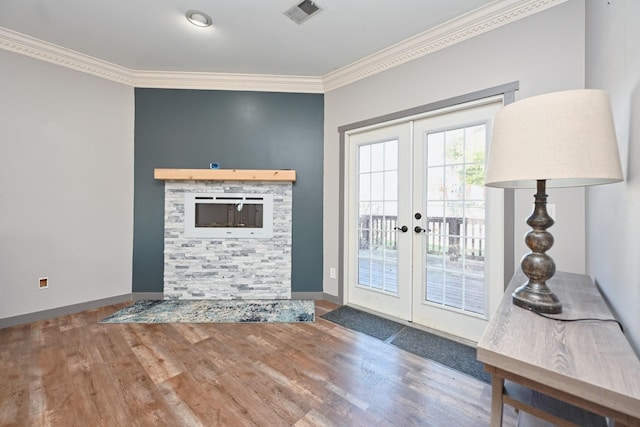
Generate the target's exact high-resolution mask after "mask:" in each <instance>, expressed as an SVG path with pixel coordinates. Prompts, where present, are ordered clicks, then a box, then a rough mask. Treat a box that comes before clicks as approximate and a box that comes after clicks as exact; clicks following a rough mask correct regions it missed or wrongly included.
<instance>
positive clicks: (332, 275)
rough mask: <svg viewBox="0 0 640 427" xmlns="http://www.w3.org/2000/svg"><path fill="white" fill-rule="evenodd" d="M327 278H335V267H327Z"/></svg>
mask: <svg viewBox="0 0 640 427" xmlns="http://www.w3.org/2000/svg"><path fill="white" fill-rule="evenodd" d="M329 278H330V279H335V278H336V269H335V268H333V267H331V268H330V269H329Z"/></svg>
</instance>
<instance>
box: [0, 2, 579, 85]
mask: <svg viewBox="0 0 640 427" xmlns="http://www.w3.org/2000/svg"><path fill="white" fill-rule="evenodd" d="M565 1H567V0H496V1H495V2H492V3H490V4H488V5H487V6H485V7H482V8H479V9H476V10H475V11H473V12H471V13H468V14H466V15H463V16H461V17H459V18H456V19H454V20H452V21H449V22H447V23H445V24H443V25H440V26H438V27H436V28H434V29H432V30H429V31H426V32H424V33H421V34H419V35H416V36H414V37H411V38H409V39H407V40H405V41H403V42H400V43H398V44H396V45H394V46H391V47H389V48H387V49H384V50H382V51H380V52H378V53H375V54H373V55H370V56H368V57H366V58H363V59H361V60H359V61H356V62H354V63H353V64H350V65H348V66H346V67H343V68H341V69H339V70H336V71H334V72H331V73H329V74H327V75H325V76H323V77H314V76H278V75H260V74H228V73H196V72H165V71H136V70H130V69H127V68H124V67H121V66H119V65H115V64H112V63H110V62H107V61H103V60H101V59H97V58H93V57H91V56H88V55H84V54H82V53H79V52H75V51H73V50H70V49H66V48H63V47H60V46H57V45H55V44H52V43H47V42H44V41H42V40H38V39H36V38H34V37H31V36H27V35H25V34H21V33H18V32H15V31H12V30H9V29H7V28H3V27H0V48H2V49H5V50H8V51H11V52H14V53H18V54H21V55H26V56H29V57H31V58H35V59H39V60H42V61H47V62H50V63H53V64H57V65H60V66H63V67H67V68H71V69H73V70H76V71H80V72H83V73H87V74H91V75H94V76H97V77H101V78H105V79H108V80H112V81H115V82H118V83H122V84H125V85H128V86H133V87H143V88H167V89H205V90H243V91H245V90H246V91H260V92H292V93H326V92H329V91H331V90H334V89H337V88H340V87H342V86H346V85H349V84H351V83H354V82H356V81H358V80H361V79H364V78H367V77H370V76H372V75H375V74H378V73H380V72H383V71H386V70H389V69H391V68H394V67H396V66H398V65H401V64H404V63H406V62H409V61H412V60H414V59H417V58H420V57H423V56H425V55H428V54H430V53H433V52H435V51H438V50H440V49H444V48H446V47H449V46H452V45H454V44H456V43H460V42H462V41H464V40H467V39H470V38H472V37H475V36H477V35H480V34H482V33H485V32H487V31H491V30H493V29H496V28H499V27H501V26H503V25H506V24H509V23H512V22H514V21H517V20H519V19H522V18H525V17H527V16H529V15H532V14H535V13H538V12H541V11H543V10H545V9H548V8H550V7H553V6H557V5H559V4H561V3H564V2H565Z"/></svg>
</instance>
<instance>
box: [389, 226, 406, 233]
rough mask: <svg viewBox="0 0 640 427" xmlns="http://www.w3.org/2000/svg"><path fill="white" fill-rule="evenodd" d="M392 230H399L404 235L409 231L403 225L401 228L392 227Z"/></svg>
mask: <svg viewBox="0 0 640 427" xmlns="http://www.w3.org/2000/svg"><path fill="white" fill-rule="evenodd" d="M393 229H394V230H400V231H402V232H403V233H406V232H407V231H409V227H407V226H406V225H403V226H402V227H393Z"/></svg>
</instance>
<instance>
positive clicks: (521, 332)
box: [478, 271, 640, 427]
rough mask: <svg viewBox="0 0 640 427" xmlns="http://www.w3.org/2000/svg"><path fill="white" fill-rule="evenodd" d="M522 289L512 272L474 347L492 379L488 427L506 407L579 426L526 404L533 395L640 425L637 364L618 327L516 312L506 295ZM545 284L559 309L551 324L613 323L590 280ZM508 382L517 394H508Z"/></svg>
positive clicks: (563, 276)
mask: <svg viewBox="0 0 640 427" xmlns="http://www.w3.org/2000/svg"><path fill="white" fill-rule="evenodd" d="M525 282H526V277H525V276H524V274H523V273H522V272H521V271H519V272H518V273H516V275H515V276H514V277H513V279H512V280H511V282H510V284H509V286H508V288H507V291H506V293H505V296H504V299H503V301H502V302H501V304H500V306H499V307H498V310H497V311H496V314H495V315H494V317H493V319H492V320H491V322H490V323H489V325H488V326H487V329H486V330H485V332H484V334H483V336H482V337H481V339H480V341H479V342H478V360H479V361H481V362H483V363H484V365H485V369H486V371H487V372H489V373H490V374H491V376H492V403H491V426H493V427H498V426H501V425H502V411H503V405H504V404H505V403H506V404H508V405H510V406H513V407H515V408H516V409H518V410H522V411H525V412H527V413H529V414H533V415H535V416H536V417H538V418H542V419H545V420H547V421H550V422H553V423H555V424H557V425H561V426H570V425H576V424H577V423H576V422H575V421H568V419H567V417H563V415H566V414H565V412H567V411H566V410H562V409H560V410H559V411H558V410H556V411H555V413H553V411H548V410H547V409H546V408H544V407H543V406H542V405H540V404H538V403H536V402H535V401H534V402H530V401H527V396H529V397H531V396H532V395H534V394H538V395H539V396H540V395H543V396H545V397H546V396H550V397H552V398H554V399H558V400H560V401H562V402H566V403H569V404H570V405H574V406H576V407H579V408H584V409H586V410H588V411H591V412H593V413H596V414H600V415H603V416H605V417H609V418H611V419H614V420H615V421H616V426H620V425H626V426H640V360H638V357H637V356H636V354H635V353H634V352H633V350H632V348H631V346H630V345H629V342H628V341H627V339H626V338H625V336H624V334H623V333H622V331H621V330H620V327H619V326H618V325H617V324H616V323H614V322H598V321H579V322H562V321H558V320H550V319H546V318H543V317H541V316H538V315H537V314H535V313H532V312H530V311H528V310H525V309H522V308H519V307H516V306H515V305H513V304H512V303H511V294H512V293H513V291H514V289H515V288H516V287H517V286H519V285H521V284H522V283H525ZM548 285H549V287H550V288H551V289H552V290H553V292H554V293H555V294H556V295H557V296H558V298H560V301H561V302H562V304H563V311H562V314H558V315H553V317H556V318H560V319H578V318H600V319H613V315H612V314H611V312H610V310H609V308H608V307H607V305H606V303H605V302H604V300H603V298H602V296H601V295H600V292H599V291H598V289H597V287H596V286H595V284H594V283H593V281H592V280H591V278H589V276H585V275H580V274H573V273H563V272H557V273H556V275H555V276H554V277H553V278H552V279H551V280H550V281H548ZM505 381H506V382H507V384H508V385H513V386H515V387H516V388H517V389H519V390H521V391H520V392H517V393H513V392H510V387H509V386H507V387H505ZM512 389H513V388H512ZM522 390H524V392H522Z"/></svg>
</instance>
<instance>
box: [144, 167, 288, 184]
mask: <svg viewBox="0 0 640 427" xmlns="http://www.w3.org/2000/svg"><path fill="white" fill-rule="evenodd" d="M153 177H154V178H155V179H162V180H166V181H289V182H295V180H296V171H294V170H290V169H282V170H266V169H259V170H252V169H154V170H153Z"/></svg>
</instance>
